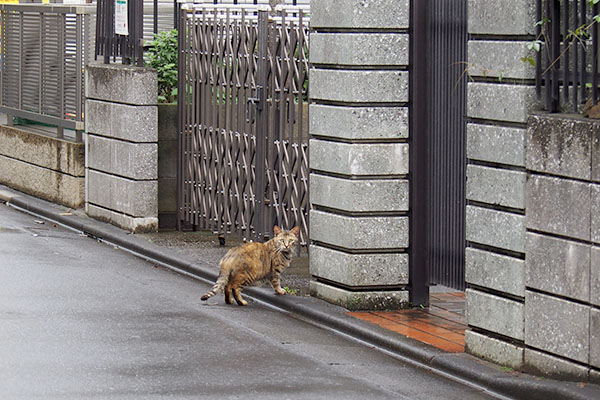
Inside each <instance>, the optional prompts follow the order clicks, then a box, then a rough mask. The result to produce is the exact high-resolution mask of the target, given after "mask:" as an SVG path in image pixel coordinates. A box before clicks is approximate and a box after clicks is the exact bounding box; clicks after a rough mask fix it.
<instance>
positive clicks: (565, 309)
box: [525, 291, 590, 363]
mask: <svg viewBox="0 0 600 400" xmlns="http://www.w3.org/2000/svg"><path fill="white" fill-rule="evenodd" d="M525 344H526V345H528V346H531V347H535V348H538V349H540V350H544V351H547V352H549V353H553V354H557V355H560V356H563V357H566V358H570V359H572V360H575V361H579V362H582V363H587V362H588V357H589V349H590V347H589V344H590V307H589V306H584V305H582V304H578V303H574V302H570V301H567V300H563V299H559V298H557V297H551V296H546V295H543V294H539V293H534V292H530V291H527V293H526V295H525Z"/></svg>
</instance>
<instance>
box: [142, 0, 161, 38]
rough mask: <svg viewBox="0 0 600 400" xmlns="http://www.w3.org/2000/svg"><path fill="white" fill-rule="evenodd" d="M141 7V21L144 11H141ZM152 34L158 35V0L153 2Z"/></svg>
mask: <svg viewBox="0 0 600 400" xmlns="http://www.w3.org/2000/svg"><path fill="white" fill-rule="evenodd" d="M143 7H144V6H143V5H142V19H143V18H144V10H143ZM153 31H154V34H155V35H156V34H157V33H158V0H154V29H153ZM143 36H144V34H143V33H142V37H143Z"/></svg>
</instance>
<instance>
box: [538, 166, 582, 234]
mask: <svg viewBox="0 0 600 400" xmlns="http://www.w3.org/2000/svg"><path fill="white" fill-rule="evenodd" d="M590 200H591V187H590V184H588V183H582V182H576V181H572V180H567V179H560V178H552V177H547V176H541V175H531V176H529V179H528V181H527V199H526V201H527V213H526V215H527V218H526V219H527V228H528V229H534V230H538V231H543V232H549V233H555V234H559V235H563V236H569V237H573V238H577V239H582V240H590V233H591V229H590Z"/></svg>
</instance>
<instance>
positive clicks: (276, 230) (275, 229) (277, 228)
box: [273, 225, 281, 236]
mask: <svg viewBox="0 0 600 400" xmlns="http://www.w3.org/2000/svg"><path fill="white" fill-rule="evenodd" d="M273 233H274V234H275V236H277V235H279V234H280V233H281V228H280V227H278V226H277V225H275V226H274V227H273Z"/></svg>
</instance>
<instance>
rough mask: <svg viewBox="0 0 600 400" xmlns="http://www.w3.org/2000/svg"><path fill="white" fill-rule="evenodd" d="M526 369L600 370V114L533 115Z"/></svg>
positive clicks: (583, 375)
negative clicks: (598, 118) (597, 117)
mask: <svg viewBox="0 0 600 400" xmlns="http://www.w3.org/2000/svg"><path fill="white" fill-rule="evenodd" d="M526 145H527V152H526V167H527V173H528V179H527V195H526V203H527V212H526V218H525V226H526V229H527V232H526V243H525V251H526V259H525V286H526V293H525V345H526V348H525V354H524V364H525V368H527V369H531V370H534V371H536V372H539V373H542V374H544V375H557V376H560V377H561V378H572V379H577V380H587V379H588V377H589V379H592V380H594V376H596V377H597V376H598V374H599V373H600V340H598V339H599V338H600V258H598V255H599V254H600V230H599V228H600V226H599V224H598V222H597V221H598V218H597V216H598V213H599V211H600V164H599V163H598V160H600V121H594V120H585V119H582V118H580V117H576V116H565V115H560V114H554V115H551V114H536V115H532V116H531V117H530V118H529V124H528V130H527V137H526Z"/></svg>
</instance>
